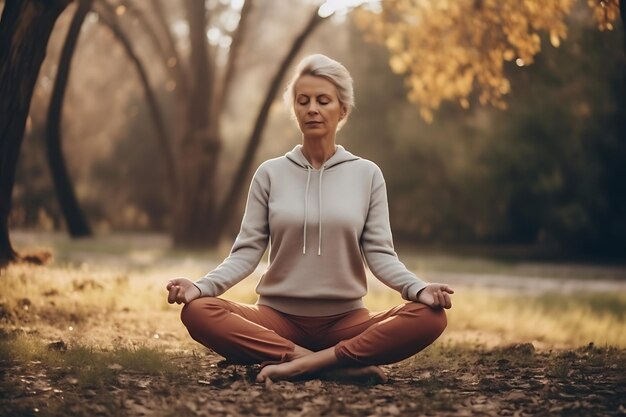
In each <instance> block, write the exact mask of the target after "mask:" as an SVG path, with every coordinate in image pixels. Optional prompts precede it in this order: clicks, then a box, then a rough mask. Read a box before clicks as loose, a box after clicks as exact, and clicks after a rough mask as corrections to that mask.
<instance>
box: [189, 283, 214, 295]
mask: <svg viewBox="0 0 626 417" xmlns="http://www.w3.org/2000/svg"><path fill="white" fill-rule="evenodd" d="M193 285H195V286H196V288H198V289H199V290H200V296H201V297H215V296H216V295H215V294H216V293H217V292H216V288H215V285H213V283H212V282H211V280H210V279H208V278H200V279H199V280H198V281H196V282H194V283H193Z"/></svg>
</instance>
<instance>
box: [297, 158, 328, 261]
mask: <svg viewBox="0 0 626 417" xmlns="http://www.w3.org/2000/svg"><path fill="white" fill-rule="evenodd" d="M325 168H326V167H325V166H322V169H321V170H320V186H319V229H318V239H319V241H318V243H317V255H318V256H320V255H321V254H322V176H323V175H324V169H325ZM306 169H307V177H306V188H305V190H304V230H303V233H302V234H303V240H304V242H303V243H302V254H303V255H304V254H306V226H307V220H308V216H309V184H310V183H311V167H310V166H307V167H306Z"/></svg>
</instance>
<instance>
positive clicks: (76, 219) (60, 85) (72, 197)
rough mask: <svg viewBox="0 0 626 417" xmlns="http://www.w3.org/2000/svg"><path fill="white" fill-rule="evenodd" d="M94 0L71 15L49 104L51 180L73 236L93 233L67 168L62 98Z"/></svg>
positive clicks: (83, 1) (86, 1) (84, 2)
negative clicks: (86, 18) (62, 125)
mask: <svg viewBox="0 0 626 417" xmlns="http://www.w3.org/2000/svg"><path fill="white" fill-rule="evenodd" d="M92 4H93V0H79V1H78V8H77V9H76V12H75V13H74V17H72V22H71V23H70V28H69V30H68V31H67V36H66V38H65V42H64V44H63V50H62V51H61V58H60V59H59V65H58V70H57V74H56V78H55V80H54V87H53V89H52V96H51V97H50V105H49V106H48V118H47V123H46V151H47V152H46V153H47V156H48V165H49V167H50V173H51V174H52V182H53V183H54V189H55V190H56V194H57V199H58V201H59V206H60V207H61V212H62V213H63V218H64V219H65V224H66V226H67V230H68V232H69V234H70V236H72V237H84V236H90V235H91V229H90V228H89V224H88V222H87V218H86V217H85V214H84V213H83V211H82V210H81V208H80V205H79V204H78V199H77V198H76V193H75V192H74V186H73V184H72V181H71V180H70V176H69V173H68V172H67V164H66V162H65V157H64V156H63V149H62V146H61V119H62V114H63V101H64V98H65V91H66V90H67V83H68V80H69V77H70V70H71V67H72V57H73V56H74V51H75V50H76V44H77V43H78V37H79V36H80V30H81V27H82V26H83V23H84V21H85V17H86V16H87V13H89V10H91V6H92Z"/></svg>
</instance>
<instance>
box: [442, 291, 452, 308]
mask: <svg viewBox="0 0 626 417" xmlns="http://www.w3.org/2000/svg"><path fill="white" fill-rule="evenodd" d="M443 298H444V301H445V302H444V304H443V307H444V308H450V307H452V300H451V299H450V296H449V295H448V294H447V293H445V292H444V293H443Z"/></svg>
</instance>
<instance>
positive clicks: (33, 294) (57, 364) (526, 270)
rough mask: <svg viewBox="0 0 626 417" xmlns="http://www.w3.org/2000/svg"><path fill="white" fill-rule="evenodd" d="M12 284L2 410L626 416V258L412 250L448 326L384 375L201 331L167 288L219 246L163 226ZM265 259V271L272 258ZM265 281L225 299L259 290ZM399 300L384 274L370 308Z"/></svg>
mask: <svg viewBox="0 0 626 417" xmlns="http://www.w3.org/2000/svg"><path fill="white" fill-rule="evenodd" d="M14 241H15V242H16V246H18V248H21V249H24V248H28V249H37V248H46V249H47V250H50V251H51V253H52V255H53V258H52V260H51V261H50V262H49V263H48V264H47V265H45V266H33V265H25V264H17V265H13V266H11V267H9V268H8V269H6V270H5V271H3V272H2V275H1V276H0V282H2V286H3V289H2V291H1V292H0V416H141V415H149V416H152V415H154V416H183V417H184V416H294V417H295V416H404V415H406V416H420V415H426V416H495V415H502V416H554V415H562V416H605V415H606V416H619V415H626V267H621V266H616V265H612V266H605V265H581V264H573V263H567V264H565V263H545V262H544V263H540V262H528V261H519V260H516V261H497V260H494V259H490V258H476V257H460V256H453V255H449V254H443V255H442V254H428V255H420V254H413V253H401V254H400V257H401V259H402V260H404V261H405V263H406V264H407V266H408V267H409V268H411V269H412V270H414V271H416V272H417V273H418V274H419V275H421V276H423V277H424V278H425V279H427V280H429V281H435V280H436V281H439V282H449V283H450V284H451V285H453V286H454V288H455V290H456V294H455V295H454V298H453V302H454V306H453V308H452V309H451V310H449V312H448V319H449V326H448V329H447V330H446V332H445V333H444V335H443V336H442V337H441V338H440V339H439V340H438V341H437V342H435V343H434V344H433V345H432V346H430V347H428V348H427V349H426V350H424V351H423V352H421V353H420V354H418V355H416V356H414V357H412V358H409V359H407V360H405V361H403V362H401V363H397V364H393V365H388V366H385V367H384V369H385V371H386V372H387V374H388V376H389V381H388V382H387V383H385V384H375V383H373V382H372V381H367V380H364V381H356V382H354V381H353V382H340V381H332V380H322V379H310V380H305V381H292V382H287V381H276V382H273V383H271V384H262V383H256V382H255V376H256V374H257V372H258V370H259V368H258V367H257V366H239V365H229V364H226V363H224V362H223V361H222V358H221V357H220V356H218V355H216V354H214V353H213V352H211V351H209V350H207V349H205V348H203V347H202V346H200V345H198V344H196V343H195V342H194V341H193V340H191V339H190V337H189V336H188V334H187V333H186V330H185V329H184V327H183V326H182V324H181V323H180V320H179V317H178V314H179V311H180V306H177V305H169V304H167V301H166V292H165V289H164V286H165V283H166V282H167V280H168V279H169V278H171V277H174V276H188V277H191V278H192V279H194V278H196V277H198V276H201V275H202V274H204V273H205V272H206V271H207V270H210V268H212V267H213V266H214V265H215V264H216V262H219V260H220V258H223V257H224V254H225V252H227V251H228V248H222V249H220V250H218V251H216V252H215V253H210V254H207V253H190V252H178V251H174V250H172V249H170V248H169V246H168V243H167V240H166V239H165V238H163V237H159V236H121V237H120V236H115V237H109V238H104V239H103V238H99V239H91V240H82V241H78V242H74V241H69V240H67V239H65V238H63V237H61V236H58V235H43V234H28V233H24V234H17V235H16V236H15V237H14ZM261 268H262V267H261ZM255 278H258V272H257V273H255V274H253V277H251V278H249V279H247V280H245V281H243V282H242V283H241V284H239V285H238V286H237V287H235V288H233V289H232V290H231V291H229V292H228V293H227V294H226V297H227V298H230V299H235V300H239V301H244V302H253V301H254V285H255ZM399 302H401V300H400V299H399V297H398V296H397V294H395V293H393V292H391V291H389V290H387V289H386V288H383V287H381V286H380V285H379V284H378V283H377V282H376V281H374V280H372V282H371V286H370V293H369V294H368V297H367V298H366V304H367V305H368V307H369V308H370V309H372V310H378V309H383V308H387V307H390V306H392V305H395V304H397V303H399Z"/></svg>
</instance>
